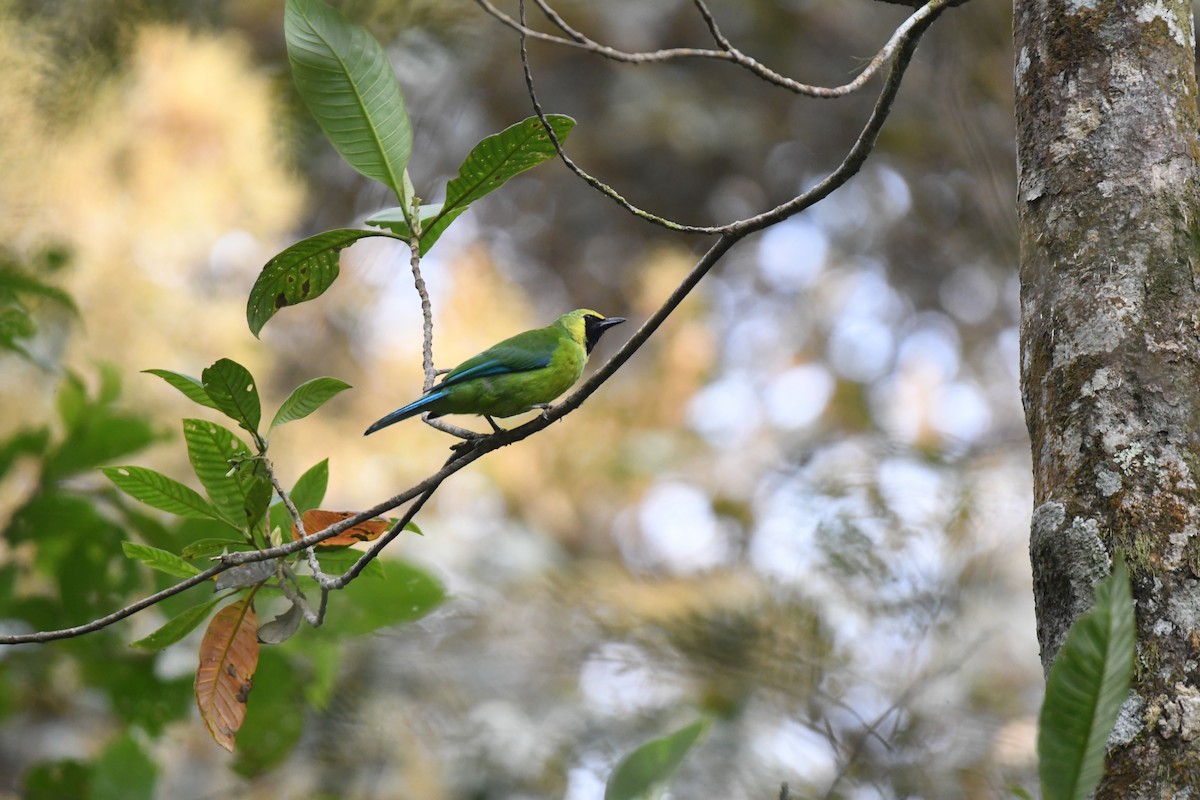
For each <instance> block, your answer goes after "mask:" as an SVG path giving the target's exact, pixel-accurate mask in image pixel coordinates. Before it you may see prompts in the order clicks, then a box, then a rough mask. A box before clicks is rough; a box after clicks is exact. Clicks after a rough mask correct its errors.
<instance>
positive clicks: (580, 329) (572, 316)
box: [558, 308, 625, 355]
mask: <svg viewBox="0 0 1200 800" xmlns="http://www.w3.org/2000/svg"><path fill="white" fill-rule="evenodd" d="M624 321H625V318H624V317H606V316H604V315H603V314H601V313H600V312H599V311H592V310H591V309H590V308H577V309H575V310H574V311H572V312H570V313H568V314H563V315H562V316H561V317H559V318H558V324H559V325H562V326H563V327H564V328H566V329H567V333H569V334H571V338H572V339H574V340H575V341H577V342H579V343H580V344H582V345H583V346H584V348H585V349H586V350H587V352H588V354H589V355H590V354H591V352H592V348H593V347H595V346H596V342H598V341H600V337H601V336H603V335H604V332H605V331H606V330H608V329H609V328H611V327H612V326H614V325H620V324H621V323H622V322H624Z"/></svg>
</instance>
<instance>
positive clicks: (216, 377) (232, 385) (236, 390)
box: [200, 358, 262, 436]
mask: <svg viewBox="0 0 1200 800" xmlns="http://www.w3.org/2000/svg"><path fill="white" fill-rule="evenodd" d="M200 381H201V383H203V384H204V391H205V392H207V393H208V397H209V399H211V400H212V401H213V405H214V406H215V407H216V409H217V410H218V411H220V412H221V413H222V414H224V415H225V416H227V417H229V418H230V419H232V420H233V421H234V422H236V423H237V424H238V425H240V426H241V427H242V428H243V429H244V430H246V431H248V432H249V433H252V434H254V435H255V436H257V435H258V423H259V422H261V421H262V403H261V402H260V401H259V399H258V387H257V386H255V385H254V376H253V375H251V374H250V370H248V369H246V368H245V367H243V366H242V365H241V364H239V363H237V362H236V361H233V360H231V359H228V358H222V359H221V360H219V361H217V362H216V363H215V364H213V365H212V366H211V367H208V368H207V369H205V370H204V372H202V373H201V374H200Z"/></svg>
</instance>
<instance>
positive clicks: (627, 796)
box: [604, 720, 709, 800]
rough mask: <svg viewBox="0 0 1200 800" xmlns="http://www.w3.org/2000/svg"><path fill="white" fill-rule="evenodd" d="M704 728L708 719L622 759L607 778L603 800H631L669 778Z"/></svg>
mask: <svg viewBox="0 0 1200 800" xmlns="http://www.w3.org/2000/svg"><path fill="white" fill-rule="evenodd" d="M708 726H709V721H708V720H700V721H698V722H693V723H692V724H691V725H688V726H687V727H686V728H680V729H679V730H677V731H675V732H674V733H672V734H668V735H667V736H664V737H662V738H661V739H655V740H653V741H651V742H647V743H646V744H644V745H642V746H641V747H639V748H637V749H636V750H634V751H633V752H632V753H630V754H629V755H627V756H625V758H623V759H622V760H621V763H620V764H618V765H617V768H616V769H615V770H614V771H613V774H612V776H610V777H609V779H608V785H607V786H606V787H605V789H604V800H633V798H636V797H642V796H644V795H645V794H646V792H647V791H648V790H649V789H650V788H651V787H653V786H654V785H655V784H656V783H661V782H662V781H665V780H667V779H668V778H670V777H671V776H672V775H673V774H675V770H677V769H679V765H680V764H681V763H683V759H684V757H685V756H686V755H687V754H688V751H689V750H691V749H692V745H694V744H695V743H696V740H698V739H699V738H700V736H701V734H703V733H704V732H705V731H706V730H708Z"/></svg>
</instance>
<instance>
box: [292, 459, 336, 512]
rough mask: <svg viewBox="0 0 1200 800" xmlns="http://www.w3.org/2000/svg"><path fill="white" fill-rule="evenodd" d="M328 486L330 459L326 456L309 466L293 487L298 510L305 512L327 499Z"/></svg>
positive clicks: (293, 498)
mask: <svg viewBox="0 0 1200 800" xmlns="http://www.w3.org/2000/svg"><path fill="white" fill-rule="evenodd" d="M328 486H329V459H328V458H325V459H322V460H321V461H318V462H317V463H316V464H314V465H312V466H311V467H309V468H308V470H307V471H305V473H304V474H303V475H301V476H300V477H299V479H297V481H296V485H295V486H293V487H292V503H293V504H295V506H296V510H297V511H299V512H300V513H301V514H303V513H304V512H305V511H308V510H310V509H314V508H317V507H319V506H320V505H321V502H322V501H323V500H324V499H325V490H326V488H328Z"/></svg>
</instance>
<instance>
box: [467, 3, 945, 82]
mask: <svg viewBox="0 0 1200 800" xmlns="http://www.w3.org/2000/svg"><path fill="white" fill-rule="evenodd" d="M966 1H967V0H947V2H946V3H944V4H943V5H944V6H956V5H961V4H962V3H965V2H966ZM475 2H476V3H478V4H479V6H480V7H481V8H482V9H483V10H484V11H485V12H487V13H488V14H489V15H490V16H492V17H493V18H494V19H496V20H498V21H499V22H501V23H503V24H504V25H506V26H508V27H509V28H512V29H513V30H515V31H516V32H517V33H519V34H521V35H522V36H526V37H528V38H531V39H538V40H540V41H543V42H550V43H552V44H558V45H562V46H564V47H573V48H576V49H579V50H584V51H585V52H588V53H593V54H595V55H598V56H601V57H603V58H607V59H609V60H612V61H619V62H622V63H625V64H651V63H661V62H664V61H673V60H677V59H683V58H707V59H715V60H717V61H728V62H730V63H732V64H736V65H737V66H739V67H742V68H743V69H745V70H747V71H748V72H750V73H751V74H753V75H755V76H757V77H758V78H761V79H762V80H764V81H766V82H767V83H770V84H773V85H775V86H778V87H779V88H781V89H786V90H787V91H789V92H792V93H794V94H798V95H804V96H807V97H819V98H826V99H829V98H835V97H844V96H845V95H848V94H851V93H853V92H855V91H857V90H858V89H861V88H862V87H863V85H864V84H866V83H867V81H869V80H871V78H873V77H874V76H875V73H877V72H878V71H879V69H880V68H881V67H882V66H883V65H884V64H885V63H887V61H888V59H889V58H891V56H892V54H893V53H894V52H895V50H896V47H897V46H898V44H899V40H900V38H902V37H903V36H904V35H905V33H906V31H907V29H908V27H909V26H911V25H913V24H917V22H919V19H918V17H919V15H920V14H921V13H922V11H918V12H917V13H915V14H913V15H912V16H911V17H909V18H908V19H907V20H905V22H904V23H902V24H901V25H900V27H898V28H897V29H896V30H895V32H894V33H893V34H892V36H891V37H890V38H889V39H888V41H887V42H886V43H885V44H884V46H883V47H882V48H881V49H880V50H879V52H877V53H876V54H875V55H874V56H873V57H872V58H871V60H870V61H868V62H867V65H866V66H865V67H864V68H863V70H862V72H860V73H859V74H858V75H857V76H856V77H855V78H854V80H852V81H850V82H849V83H845V84H842V85H841V86H815V85H812V84H807V83H801V82H800V81H797V80H794V79H792V78H789V77H787V76H786V75H782V74H780V73H778V72H776V71H775V70H773V69H771V68H770V67H768V66H766V65H765V64H763V63H762V62H760V61H758V60H757V59H755V58H753V57H752V56H749V55H746V54H745V53H743V52H742V51H741V50H739V49H738V48H736V47H735V46H734V45H733V44H732V42H730V41H729V39H727V38H726V37H725V36H724V35H723V34H722V33H721V31H720V29H719V27H718V26H717V23H716V19H715V18H714V17H713V15H712V12H711V11H709V9H708V7H707V6H706V5H705V4H704V2H703V0H693V2H694V3H695V4H696V8H697V10H698V11H699V13H700V16H701V17H702V18H703V19H704V23H705V25H706V26H707V27H708V30H709V33H710V34H711V35H712V37H713V40H714V41H715V42H716V43H717V46H718V48H719V49H717V50H711V49H705V48H694V47H673V48H668V49H663V50H654V51H649V52H643V53H629V52H625V51H623V50H617V49H615V48H613V47H609V46H608V45H603V44H600V43H599V42H597V41H595V40H594V39H590V38H588V37H587V36H585V35H584V34H583V33H580V32H579V31H578V30H576V29H574V28H572V27H571V26H570V25H568V24H567V22H566V21H565V20H564V19H563V18H562V16H561V15H559V14H558V12H556V11H555V10H554V9H553V8H552V7H551V6H550V5H549V4H548V3H547V2H546V0H534V2H535V3H537V5H538V8H540V9H541V10H542V13H544V14H545V15H546V17H547V18H548V19H549V20H550V21H551V22H552V23H554V25H555V27H557V28H558V29H559V30H561V31H562V32H563V33H565V34H566V37H565V38H564V37H562V36H556V35H554V34H549V33H544V32H542V31H538V30H535V29H533V28H530V27H528V26H527V25H526V24H525V20H524V15H523V14H522V15H521V18H520V19H519V20H518V19H513V18H512V17H510V16H508V15H507V14H505V13H504V12H503V11H501V10H500V9H498V8H496V6H494V5H493V4H492V3H491V2H490V0H475ZM885 2H894V3H899V4H901V5H907V6H912V7H920V6H925V5H926V4H925V3H924V2H923V0H885ZM929 5H932V3H930V4H929ZM939 13H940V12H939Z"/></svg>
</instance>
